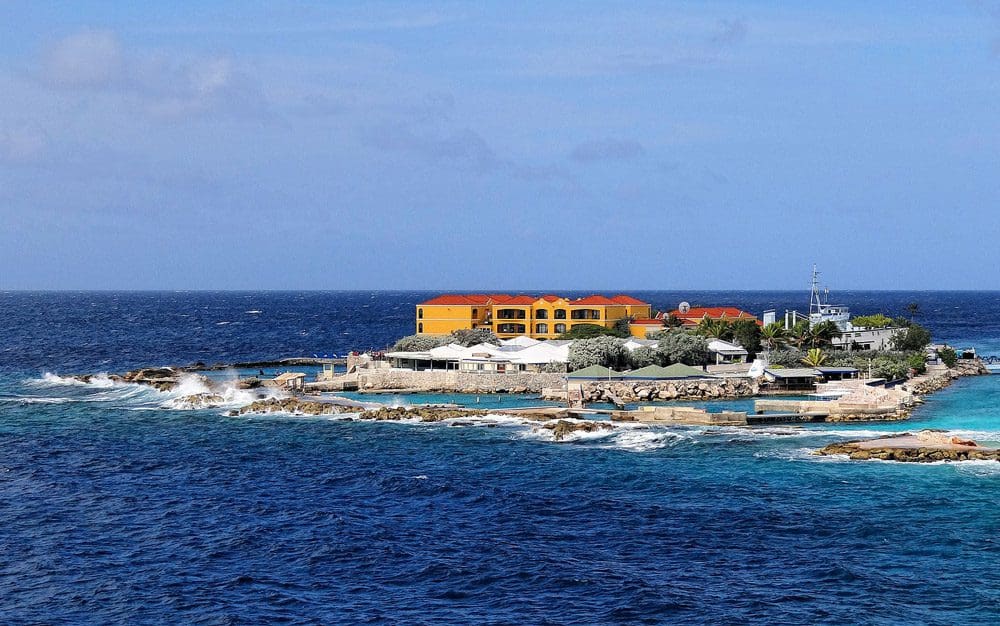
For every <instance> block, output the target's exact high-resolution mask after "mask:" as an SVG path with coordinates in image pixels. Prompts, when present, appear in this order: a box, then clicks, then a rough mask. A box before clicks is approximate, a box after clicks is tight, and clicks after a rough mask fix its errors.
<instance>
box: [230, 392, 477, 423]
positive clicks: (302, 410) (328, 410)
mask: <svg viewBox="0 0 1000 626" xmlns="http://www.w3.org/2000/svg"><path fill="white" fill-rule="evenodd" d="M268 413H284V414H288V415H340V414H343V413H357V417H358V419H363V420H374V421H379V422H382V421H391V422H400V421H411V420H416V421H421V422H440V421H443V420H449V419H456V418H462V417H475V416H482V415H486V414H487V413H488V412H487V411H481V410H474V409H460V408H451V407H379V408H377V409H364V410H359V409H358V407H353V406H345V405H341V404H333V403H331V402H319V401H316V400H306V399H304V398H297V397H291V398H268V399H265V400H256V401H254V402H251V403H250V404H248V405H246V406H244V407H240V408H238V409H233V410H232V411H229V413H228V415H229V416H231V417H235V416H239V415H254V414H268Z"/></svg>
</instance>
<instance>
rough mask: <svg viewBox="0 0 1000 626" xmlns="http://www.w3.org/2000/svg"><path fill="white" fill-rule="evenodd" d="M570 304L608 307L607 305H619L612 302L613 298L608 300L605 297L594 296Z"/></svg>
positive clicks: (572, 301)
mask: <svg viewBox="0 0 1000 626" xmlns="http://www.w3.org/2000/svg"><path fill="white" fill-rule="evenodd" d="M569 304H570V306H576V305H579V304H590V305H605V306H606V305H609V304H618V303H617V302H615V301H614V300H612V299H611V298H607V297H605V296H598V295H593V296H587V297H586V298H579V299H577V300H571V301H570V303H569Z"/></svg>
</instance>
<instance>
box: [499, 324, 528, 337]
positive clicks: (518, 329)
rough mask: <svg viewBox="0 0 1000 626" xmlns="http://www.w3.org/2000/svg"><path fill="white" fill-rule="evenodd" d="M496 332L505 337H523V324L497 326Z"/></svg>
mask: <svg viewBox="0 0 1000 626" xmlns="http://www.w3.org/2000/svg"><path fill="white" fill-rule="evenodd" d="M497 332H498V333H502V334H505V335H511V334H518V335H523V334H524V324H497Z"/></svg>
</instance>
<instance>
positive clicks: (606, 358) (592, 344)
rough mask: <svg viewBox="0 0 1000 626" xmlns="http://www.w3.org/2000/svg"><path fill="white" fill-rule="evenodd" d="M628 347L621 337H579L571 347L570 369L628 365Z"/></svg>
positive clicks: (622, 366) (623, 367)
mask: <svg viewBox="0 0 1000 626" xmlns="http://www.w3.org/2000/svg"><path fill="white" fill-rule="evenodd" d="M628 359H629V354H628V348H626V347H625V340H624V339H621V338H620V337H591V338H589V339H577V340H576V341H574V342H573V344H572V345H571V346H570V347H569V363H568V364H569V369H570V371H574V370H578V369H583V368H585V367H590V366H591V365H603V366H605V367H610V368H612V369H625V368H627V367H628V364H629V362H628Z"/></svg>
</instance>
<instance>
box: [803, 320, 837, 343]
mask: <svg viewBox="0 0 1000 626" xmlns="http://www.w3.org/2000/svg"><path fill="white" fill-rule="evenodd" d="M835 337H840V328H839V327H838V326H837V325H836V324H834V323H833V322H820V323H819V324H816V325H814V326H812V327H810V328H809V331H808V333H807V335H806V343H808V344H809V345H810V346H812V347H813V348H822V347H823V346H828V345H830V344H832V343H833V340H834V338H835Z"/></svg>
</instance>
